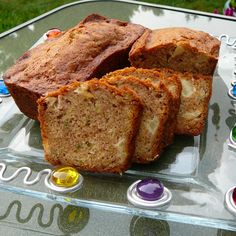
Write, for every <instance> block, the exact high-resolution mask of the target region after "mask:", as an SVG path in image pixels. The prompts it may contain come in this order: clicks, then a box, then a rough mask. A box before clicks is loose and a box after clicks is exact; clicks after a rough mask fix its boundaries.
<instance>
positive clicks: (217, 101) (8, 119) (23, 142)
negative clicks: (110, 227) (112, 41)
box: [0, 1, 236, 230]
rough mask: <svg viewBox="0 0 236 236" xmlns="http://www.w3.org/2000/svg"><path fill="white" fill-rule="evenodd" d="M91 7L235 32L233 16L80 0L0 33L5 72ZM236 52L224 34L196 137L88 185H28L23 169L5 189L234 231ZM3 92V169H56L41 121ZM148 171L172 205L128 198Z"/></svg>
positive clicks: (156, 22)
mask: <svg viewBox="0 0 236 236" xmlns="http://www.w3.org/2000/svg"><path fill="white" fill-rule="evenodd" d="M93 12H96V13H99V14H102V15H105V16H108V17H113V18H118V19H121V20H127V21H130V22H134V23H139V24H142V25H144V26H147V27H149V28H160V27H167V26H186V27H190V28H194V29H198V30H204V31H206V32H209V33H210V34H212V35H214V36H216V37H219V36H220V35H222V34H228V35H229V36H230V38H228V40H229V42H233V40H234V39H235V38H236V32H235V31H232V29H233V27H235V26H236V21H235V20H234V19H232V18H224V17H221V16H218V15H213V14H203V13H200V12H194V11H187V10H183V9H176V8H168V7H163V6H162V7H161V6H158V5H151V4H145V3H137V2H128V1H81V2H77V3H74V4H70V5H67V6H64V7H61V8H58V9H56V10H54V11H52V12H50V13H48V14H45V15H43V16H41V17H39V18H37V19H34V20H32V21H30V22H27V23H25V24H24V25H21V26H19V27H17V28H15V29H13V30H11V31H8V32H6V33H4V34H2V35H0V59H1V61H0V73H1V74H2V73H4V71H5V70H6V68H8V67H9V66H10V65H11V64H12V63H13V62H14V61H15V60H16V59H17V57H19V56H20V55H21V54H22V53H23V52H24V51H25V50H27V49H28V48H30V47H31V46H32V45H33V44H34V43H35V42H36V41H37V40H38V39H39V38H40V37H41V36H42V35H43V34H44V33H45V32H46V31H47V29H49V28H53V27H57V28H60V29H65V28H68V27H71V26H73V25H75V24H77V23H78V22H79V21H80V20H81V19H83V18H84V17H85V16H87V15H88V14H90V13H93ZM230 29H231V30H230ZM235 55H236V50H235V48H234V47H232V46H229V45H227V43H226V38H225V37H222V45H221V50H220V58H219V63H218V66H217V68H216V71H215V74H214V80H213V94H212V98H211V101H210V104H209V113H208V120H207V123H206V127H205V130H204V132H203V134H202V135H201V136H198V137H183V136H176V137H175V140H174V143H173V144H172V145H171V146H169V147H168V148H167V150H166V151H165V152H164V153H163V154H162V155H161V157H160V159H159V160H158V161H157V162H155V163H152V164H149V165H135V166H133V167H132V168H131V169H130V170H128V171H127V172H126V173H125V174H123V175H122V176H120V175H110V174H109V175H108V174H91V173H82V174H83V176H84V184H83V187H82V188H81V189H80V190H78V191H76V192H73V193H66V194H60V193H55V192H52V191H51V190H49V189H48V188H46V187H45V185H44V178H42V179H41V181H40V182H38V183H37V184H35V185H32V186H26V185H24V184H23V178H24V175H25V174H24V173H20V174H19V176H18V177H17V178H15V179H14V180H13V181H11V182H9V183H5V182H0V187H1V189H2V190H6V191H10V192H14V193H17V194H23V195H29V196H32V197H37V198H41V199H44V200H53V201H55V202H59V203H70V204H72V205H79V206H82V207H89V208H98V209H102V210H104V211H112V212H117V213H118V212H122V213H128V214H133V215H138V216H145V217H150V218H155V219H161V220H169V221H175V222H184V223H189V224H195V225H202V226H208V227H209V226H210V227H215V228H222V229H229V230H236V221H235V219H236V217H235V216H234V215H233V214H231V213H230V212H229V211H228V210H227V208H226V206H225V203H224V198H225V193H226V192H227V190H228V189H229V188H231V187H233V186H234V185H236V171H235V166H236V151H234V150H233V149H232V148H230V147H228V138H229V134H230V131H231V129H232V128H233V126H234V124H235V123H236V119H235V118H236V112H235V104H236V103H235V101H234V100H232V99H231V98H229V96H228V95H227V92H228V89H229V88H230V87H231V82H232V80H233V79H234V77H235V75H234V72H235V70H236V66H235V63H236V57H235ZM2 99H3V102H2V103H1V104H0V162H1V163H5V164H7V171H6V173H5V176H10V175H11V174H12V173H13V172H15V171H16V170H17V169H18V168H19V167H22V166H28V167H30V168H31V169H32V171H33V174H32V175H33V176H36V174H37V173H38V172H39V171H41V170H43V169H45V168H53V166H51V165H49V164H48V163H47V162H45V161H44V152H43V148H42V143H41V136H40V128H39V123H38V122H36V121H33V120H31V119H29V118H27V117H26V116H24V115H23V114H22V113H21V112H20V111H19V110H18V108H17V106H16V105H15V103H14V101H13V100H12V98H11V97H5V98H2ZM145 177H157V178H159V179H160V180H161V181H162V182H163V183H164V185H165V186H166V187H167V188H168V189H169V190H170V191H171V192H172V195H173V198H172V201H171V202H170V204H168V205H167V206H165V207H162V208H158V209H145V208H138V207H135V206H133V205H132V204H130V203H129V202H128V200H127V197H126V193H127V189H128V187H129V186H130V185H131V184H132V183H133V182H135V181H136V180H138V179H143V178H145ZM32 178H33V177H32Z"/></svg>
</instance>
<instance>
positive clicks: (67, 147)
mask: <svg viewBox="0 0 236 236" xmlns="http://www.w3.org/2000/svg"><path fill="white" fill-rule="evenodd" d="M38 105H39V106H38V112H39V117H38V118H39V121H40V127H41V131H42V132H41V133H42V139H43V146H44V150H45V157H46V160H47V161H49V162H50V163H51V164H53V165H61V164H62V165H68V166H74V167H76V168H78V169H80V170H86V171H91V172H110V173H121V172H123V171H125V170H127V168H128V167H129V166H130V164H131V158H132V154H133V150H134V138H135V134H136V131H137V129H138V127H139V118H140V112H141V109H142V105H141V103H140V100H139V99H138V97H137V95H135V93H134V92H132V91H130V90H121V89H117V88H115V87H114V86H110V85H108V84H106V83H104V82H101V81H97V80H91V81H87V82H75V83H73V84H72V85H70V86H64V87H62V88H61V89H59V90H57V91H55V92H52V93H50V94H48V95H47V96H46V97H43V98H40V99H39V100H38Z"/></svg>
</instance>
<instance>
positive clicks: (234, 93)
mask: <svg viewBox="0 0 236 236" xmlns="http://www.w3.org/2000/svg"><path fill="white" fill-rule="evenodd" d="M232 95H233V96H235V97H236V84H234V85H233V89H232Z"/></svg>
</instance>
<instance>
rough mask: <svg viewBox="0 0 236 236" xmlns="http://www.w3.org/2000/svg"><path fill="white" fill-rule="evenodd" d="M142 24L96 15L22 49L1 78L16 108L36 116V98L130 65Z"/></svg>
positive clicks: (142, 29) (34, 117)
mask: <svg viewBox="0 0 236 236" xmlns="http://www.w3.org/2000/svg"><path fill="white" fill-rule="evenodd" d="M144 29H145V28H144V27H143V26H141V25H136V24H132V23H127V22H122V21H119V20H115V19H107V18H105V17H103V16H99V15H96V14H93V15H90V16H88V17H87V18H86V19H84V20H83V21H82V22H81V23H80V24H78V25H77V26H75V27H74V28H71V29H69V30H67V31H65V32H63V33H62V34H60V35H59V36H58V37H56V38H54V39H51V40H49V41H47V42H45V43H43V44H40V45H38V46H36V47H35V48H33V49H31V50H29V51H27V52H25V53H24V54H23V56H21V57H20V58H19V59H18V60H17V62H16V63H15V65H13V66H12V67H11V68H9V69H8V70H7V71H6V73H5V74H4V76H3V79H4V81H5V83H6V85H7V87H8V89H9V92H10V93H11V95H12V97H13V98H14V100H15V102H16V104H17V105H18V107H19V109H20V110H21V111H22V112H23V113H24V114H25V115H27V116H29V117H30V118H32V119H37V102H36V101H37V99H38V98H39V97H41V96H42V95H45V94H46V93H48V92H51V91H54V90H55V89H58V88H60V87H61V86H63V85H66V84H69V83H71V82H72V81H85V80H88V79H91V78H94V77H98V78H99V77H101V76H102V75H104V74H105V73H107V72H110V71H113V70H115V69H118V68H123V67H124V66H127V65H129V62H128V53H129V51H130V48H131V46H132V45H133V43H134V42H135V41H136V40H137V39H138V38H139V37H140V36H141V35H142V34H143V32H144Z"/></svg>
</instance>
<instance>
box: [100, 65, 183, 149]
mask: <svg viewBox="0 0 236 236" xmlns="http://www.w3.org/2000/svg"><path fill="white" fill-rule="evenodd" d="M114 76H134V77H137V78H139V79H141V80H145V81H150V82H151V83H152V84H153V85H156V86H159V85H160V83H163V84H164V85H165V86H166V88H167V90H168V91H169V93H170V112H169V118H168V120H167V122H166V127H165V131H164V139H163V142H164V143H163V145H164V146H168V145H170V144H171V143H172V142H173V138H174V134H175V131H176V123H177V119H176V117H177V114H178V112H179V106H180V95H181V89H182V87H181V83H180V81H179V79H178V78H177V76H176V75H175V74H174V73H169V74H167V71H161V70H160V71H158V70H151V69H142V68H135V67H127V68H124V69H121V70H116V71H114V72H110V73H108V74H106V75H105V76H104V77H103V78H110V77H114Z"/></svg>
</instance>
